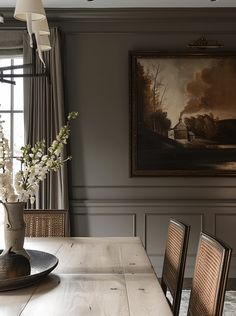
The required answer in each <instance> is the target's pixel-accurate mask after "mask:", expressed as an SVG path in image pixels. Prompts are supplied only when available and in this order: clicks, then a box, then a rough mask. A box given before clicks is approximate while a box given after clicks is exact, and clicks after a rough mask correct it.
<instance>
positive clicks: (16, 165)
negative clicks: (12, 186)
mask: <svg viewBox="0 0 236 316" xmlns="http://www.w3.org/2000/svg"><path fill="white" fill-rule="evenodd" d="M20 170H21V162H20V161H19V160H17V159H16V158H14V159H13V179H14V178H15V174H16V173H17V172H18V171H20Z"/></svg>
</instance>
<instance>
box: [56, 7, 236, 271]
mask: <svg viewBox="0 0 236 316" xmlns="http://www.w3.org/2000/svg"><path fill="white" fill-rule="evenodd" d="M77 14H78V16H76V17H75V16H73V22H72V21H71V20H70V21H64V22H63V24H61V26H62V27H63V30H64V35H65V79H66V80H65V81H66V103H67V105H68V109H69V110H78V111H79V115H80V116H79V119H78V121H77V122H76V123H75V124H74V126H73V129H72V138H71V154H72V156H73V160H72V164H71V183H72V191H71V201H70V204H71V211H72V220H71V225H72V232H73V235H76V236H140V237H141V238H142V240H143V243H144V244H145V246H146V249H147V252H148V254H149V255H150V258H151V260H152V262H153V264H154V266H155V268H156V270H157V272H158V274H159V275H160V273H161V268H162V260H163V253H164V249H165V241H166V234H167V226H168V221H169V218H170V217H176V218H178V219H181V220H183V221H184V222H186V223H189V224H190V225H191V226H192V230H191V238H190V246H189V253H188V262H187V269H186V276H191V275H192V270H193V266H194V259H195V253H196V249H197V243H198V238H199V232H200V230H206V231H208V232H210V233H212V234H216V235H217V236H218V237H220V238H222V239H224V240H225V241H226V242H228V243H229V244H230V245H231V246H232V247H234V248H235V249H236V238H235V227H236V209H235V206H236V203H235V196H236V195H235V193H236V187H235V185H236V181H235V178H234V177H231V178H230V177H228V178H223V177H215V178H214V177H213V178H204V177H201V178H200V177H199V178H196V177H195V178H187V177H185V178H184V177H177V178H176V177H175V178H172V177H168V178H165V177H154V178H130V176H129V80H128V79H129V73H128V51H129V50H156V51H163V52H176V51H188V52H191V49H189V48H187V44H188V43H189V42H191V41H193V40H195V39H197V38H199V37H200V36H202V35H205V36H206V37H207V38H208V39H217V40H218V41H220V42H222V43H223V44H224V48H222V49H221V50H222V51H232V50H235V49H236V19H235V15H236V11H235V10H233V11H232V10H231V11H226V10H223V11H222V10H221V11H219V10H216V11H206V10H197V11H193V10H156V11H153V10H147V11H139V10H137V11H122V10H121V11H118V12H117V11H116V12H114V11H97V12H92V13H89V12H82V13H77ZM71 18H72V17H71ZM231 276H232V277H233V276H234V277H235V276H236V259H235V257H234V258H233V261H232V265H231Z"/></svg>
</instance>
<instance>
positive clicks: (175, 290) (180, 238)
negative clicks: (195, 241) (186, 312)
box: [161, 220, 190, 315]
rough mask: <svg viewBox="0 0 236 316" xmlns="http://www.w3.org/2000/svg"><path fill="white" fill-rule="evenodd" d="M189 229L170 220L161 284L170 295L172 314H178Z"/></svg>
mask: <svg viewBox="0 0 236 316" xmlns="http://www.w3.org/2000/svg"><path fill="white" fill-rule="evenodd" d="M189 231H190V227H189V226H187V225H185V224H183V223H180V222H178V221H176V220H170V223H169V228H168V237H167V243H166V250H165V257H164V264H163V271H162V281H161V284H162V289H163V291H164V293H165V294H166V291H167V289H168V290H169V291H170V293H171V295H172V298H173V303H172V304H171V303H170V306H171V309H172V311H173V314H174V315H178V314H179V306H180V301H181V291H182V285H183V278H184V268H185V262H186V255H187V247H188V239H189Z"/></svg>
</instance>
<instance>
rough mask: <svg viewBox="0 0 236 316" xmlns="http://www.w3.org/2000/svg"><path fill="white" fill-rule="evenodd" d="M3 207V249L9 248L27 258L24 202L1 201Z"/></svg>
mask: <svg viewBox="0 0 236 316" xmlns="http://www.w3.org/2000/svg"><path fill="white" fill-rule="evenodd" d="M3 205H4V208H5V219H4V239H5V250H6V251H8V249H10V248H11V250H12V251H13V252H15V253H18V254H21V255H24V256H26V257H27V258H29V255H28V253H27V252H26V250H25V249H24V239H25V221H24V209H25V203H24V202H8V203H3Z"/></svg>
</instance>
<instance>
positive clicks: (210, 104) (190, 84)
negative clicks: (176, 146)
mask: <svg viewBox="0 0 236 316" xmlns="http://www.w3.org/2000/svg"><path fill="white" fill-rule="evenodd" d="M138 62H139V63H140V64H141V65H142V66H144V71H145V73H147V74H152V73H154V71H155V67H156V66H157V65H158V64H159V65H160V74H159V80H158V81H161V82H162V84H163V86H162V89H164V87H166V92H165V97H164V102H163V110H164V111H167V112H168V117H169V119H171V121H172V127H173V126H174V125H175V124H176V123H177V122H178V121H179V117H180V115H183V117H184V116H185V115H187V116H190V115H197V114H202V113H213V114H214V116H215V117H218V118H219V119H227V118H235V119H236V105H235V102H236V58H231V57H227V58H204V57H201V58H200V57H198V58H182V57H180V58H153V59H151V58H148V59H145V58H139V59H138Z"/></svg>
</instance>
